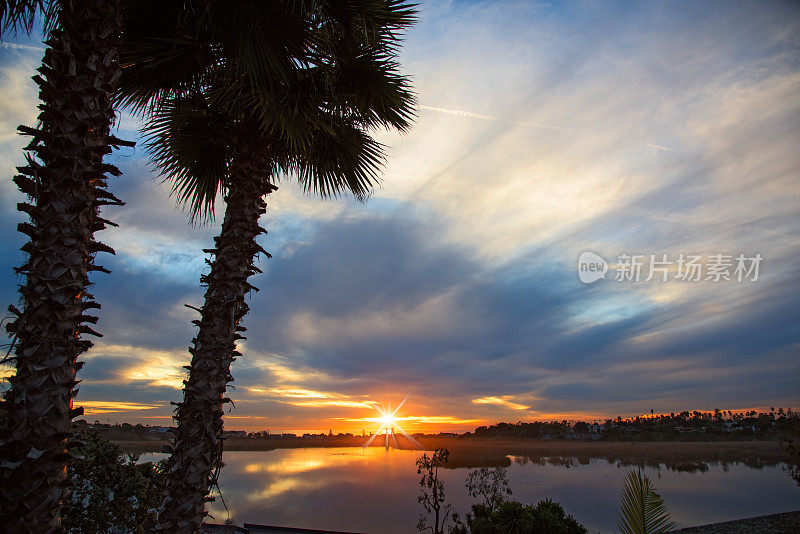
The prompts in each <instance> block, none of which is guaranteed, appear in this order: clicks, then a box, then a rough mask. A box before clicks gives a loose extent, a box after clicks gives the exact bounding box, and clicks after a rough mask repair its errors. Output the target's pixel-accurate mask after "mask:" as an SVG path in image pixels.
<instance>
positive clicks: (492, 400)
mask: <svg viewBox="0 0 800 534" xmlns="http://www.w3.org/2000/svg"><path fill="white" fill-rule="evenodd" d="M510 399H513V397H511V396H510V395H505V396H503V397H481V398H479V399H472V404H497V405H499V406H504V407H506V408H510V409H512V410H527V409H529V408H530V406H525V405H524V404H518V403H516V402H511V400H510Z"/></svg>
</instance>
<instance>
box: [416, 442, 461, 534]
mask: <svg viewBox="0 0 800 534" xmlns="http://www.w3.org/2000/svg"><path fill="white" fill-rule="evenodd" d="M448 456H450V451H448V450H447V449H436V450H435V451H434V452H433V454H432V455H431V456H428V455H427V454H423V455H422V456H420V457H419V458H417V474H418V475H422V477H421V478H420V479H419V496H418V497H417V501H418V502H419V503H420V504H421V505H422V507H423V509H424V510H425V512H424V513H423V514H420V516H419V522H418V523H417V529H418V530H419V531H420V532H425V531H430V532H431V533H432V534H444V527H445V524H446V523H447V520H448V514H449V513H450V511H451V510H452V505H451V504H449V503H446V502H445V500H446V499H445V493H444V482H442V481H441V480H440V479H439V468H440V467H442V466H444V465H445V464H446V463H447V458H448ZM431 519H432V520H433V524H432V525H429V524H428V521H430V520H431Z"/></svg>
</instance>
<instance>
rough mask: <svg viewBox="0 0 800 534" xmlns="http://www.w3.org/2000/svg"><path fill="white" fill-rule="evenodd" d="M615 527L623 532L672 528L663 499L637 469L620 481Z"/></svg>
mask: <svg viewBox="0 0 800 534" xmlns="http://www.w3.org/2000/svg"><path fill="white" fill-rule="evenodd" d="M617 528H619V530H620V532H621V533H622V534H661V533H664V532H668V531H670V530H673V529H674V528H675V523H674V522H673V521H672V520H671V519H670V515H669V510H667V505H666V503H665V502H664V499H662V498H661V495H659V494H658V493H657V492H656V490H655V487H653V483H652V482H651V481H650V479H649V478H647V476H645V475H643V474H642V472H641V470H639V469H637V470H636V471H630V472H629V473H628V474H627V476H626V477H625V480H624V481H623V483H622V493H621V494H620V510H619V517H618V518H617Z"/></svg>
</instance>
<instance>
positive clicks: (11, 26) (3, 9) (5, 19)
mask: <svg viewBox="0 0 800 534" xmlns="http://www.w3.org/2000/svg"><path fill="white" fill-rule="evenodd" d="M58 4H59V3H58V2H55V1H53V0H2V1H0V29H2V31H3V32H6V31H8V30H11V31H12V32H13V33H16V32H17V30H19V29H22V30H23V31H24V32H25V33H30V32H31V30H32V29H33V24H34V22H35V21H36V15H39V14H41V16H42V22H43V27H44V31H45V33H48V32H50V30H52V29H53V28H54V27H55V25H56V20H57V18H58Z"/></svg>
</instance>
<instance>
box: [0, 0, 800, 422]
mask: <svg viewBox="0 0 800 534" xmlns="http://www.w3.org/2000/svg"><path fill="white" fill-rule="evenodd" d="M41 47H42V45H41V37H40V36H33V37H30V38H29V37H26V36H23V35H17V36H7V37H6V40H5V41H4V42H3V43H2V44H0V95H1V97H0V172H2V179H0V228H2V232H0V301H2V302H3V303H6V304H11V303H16V302H17V299H18V294H17V291H16V287H17V284H18V283H19V279H18V278H17V277H16V276H15V275H14V273H13V271H12V268H13V267H14V266H17V265H20V264H21V263H22V259H23V258H22V253H21V252H19V250H18V249H19V247H20V246H21V244H22V243H23V241H22V236H21V234H19V233H18V232H16V230H15V228H16V224H17V223H18V222H20V221H22V220H24V219H23V216H22V215H21V214H20V213H18V212H17V211H15V205H16V203H17V202H19V201H21V200H22V196H21V194H20V193H19V192H17V190H16V188H15V186H14V185H13V183H12V182H11V177H12V176H13V174H14V166H15V165H20V164H22V162H23V161H24V160H23V153H22V151H21V147H22V146H23V139H22V138H21V137H20V136H18V135H16V134H15V129H16V126H17V125H18V124H28V125H30V124H33V123H34V122H35V117H36V105H37V103H38V102H37V92H36V90H35V86H34V84H33V82H32V81H31V80H30V76H32V75H33V74H34V73H35V72H34V71H35V68H36V67H37V66H38V65H39V63H40V61H41V56H42V51H43V50H42V48H41ZM401 62H402V65H403V69H404V71H405V72H407V73H408V74H410V75H411V76H412V77H413V83H414V87H415V90H416V92H417V96H418V101H419V106H418V116H417V119H416V121H415V124H414V126H413V128H412V129H411V130H410V131H409V132H408V133H405V134H397V133H390V132H384V131H380V132H376V133H375V135H376V138H377V139H379V140H380V141H381V142H383V143H385V144H386V146H387V154H388V157H387V161H386V165H385V169H384V173H383V177H382V183H381V186H380V187H379V188H378V189H377V190H376V191H375V193H374V195H373V196H372V198H371V199H370V200H369V201H368V202H366V203H359V202H356V201H354V200H352V199H349V198H340V199H336V200H329V201H322V200H320V199H318V198H313V197H307V196H304V195H303V193H302V191H301V190H300V189H299V188H298V187H297V186H296V185H295V184H294V183H293V182H292V181H291V179H286V180H284V181H282V182H280V183H279V190H278V191H277V192H276V193H274V194H272V195H270V196H269V198H268V199H267V202H268V210H267V213H266V215H265V216H264V217H263V219H262V221H261V224H262V226H264V227H265V228H267V230H268V231H269V234H268V235H267V236H262V238H261V244H262V246H264V248H265V249H267V250H268V251H270V253H271V254H272V255H273V258H272V259H269V260H268V259H265V258H261V260H260V262H259V264H258V265H259V267H260V268H261V269H262V270H263V271H264V272H263V274H260V275H257V276H255V277H254V278H253V279H252V280H251V282H252V283H253V284H254V285H255V286H257V287H259V288H260V291H259V292H258V293H253V294H252V295H250V296H249V297H248V303H249V305H250V308H251V311H250V313H249V315H248V316H247V318H246V320H245V326H246V327H247V328H248V332H247V336H248V337H247V340H246V341H244V342H243V343H242V346H241V352H242V353H243V356H242V357H241V358H239V359H238V360H237V361H236V363H235V364H234V367H233V375H234V378H235V382H234V386H235V389H232V390H231V391H230V396H231V398H232V399H233V401H234V403H233V404H234V405H233V406H230V405H229V406H230V408H229V411H228V413H226V415H225V425H226V428H230V429H245V430H257V429H270V430H271V431H272V432H278V431H285V432H298V433H302V432H322V431H324V432H327V431H328V430H329V429H330V430H333V431H334V432H360V431H361V430H362V429H366V430H367V431H369V430H370V429H371V428H374V426H375V423H374V422H372V421H369V419H370V418H374V417H376V416H377V412H376V410H375V408H376V407H380V406H381V403H382V404H383V405H384V406H386V407H388V406H389V405H390V404H391V405H392V406H393V407H396V406H397V405H398V404H399V403H400V402H401V401H402V400H403V399H404V398H405V397H406V396H407V395H408V400H407V401H406V402H405V404H404V405H403V408H402V409H401V410H400V413H399V415H402V417H403V419H402V420H401V424H402V425H403V426H404V427H405V428H407V429H409V430H413V431H457V432H462V431H467V430H471V429H474V428H475V427H476V426H479V425H483V424H489V423H492V422H497V421H520V420H523V421H528V420H536V419H585V420H594V419H602V418H606V417H616V416H618V415H620V416H623V417H628V416H636V415H639V414H642V413H645V412H647V413H649V411H650V410H651V409H653V410H655V411H656V412H666V413H669V412H671V411H675V412H677V411H682V410H685V409H690V410H691V409H701V410H712V409H715V408H720V409H734V410H736V409H750V408H754V407H765V406H784V407H786V406H798V405H800V388H798V384H800V358H799V357H800V328H799V326H800V292H798V282H800V268H799V267H798V265H799V264H800V150H798V149H797V147H798V146H800V5H798V4H796V3H791V2H784V3H781V2H769V3H764V2H656V1H651V2H637V3H626V2H621V3H613V2H596V1H579V2H569V3H563V4H562V3H534V2H434V1H431V2H424V3H423V4H422V6H421V13H420V21H419V23H418V24H417V25H416V26H415V27H414V28H413V29H412V30H410V31H409V32H408V34H407V36H406V42H405V45H404V47H403V50H402V54H401ZM138 127H139V123H138V122H137V121H136V120H135V119H134V118H132V117H131V116H130V115H129V114H128V113H127V112H126V111H125V110H120V113H119V117H118V122H117V126H116V128H117V129H118V130H119V133H118V134H117V135H118V136H120V137H123V138H128V139H140V134H139V133H138V131H137V129H138ZM109 161H110V162H112V163H114V164H115V165H117V166H119V167H120V169H121V170H122V171H123V175H122V176H121V177H119V178H115V179H113V180H111V189H112V190H113V192H114V193H115V194H116V195H117V196H118V197H120V198H121V199H123V200H124V201H125V202H126V205H125V206H124V207H114V208H108V209H106V210H105V211H104V217H106V218H109V219H111V220H113V221H115V222H117V223H118V224H119V225H120V226H119V228H112V229H109V230H105V231H103V232H101V233H99V234H98V235H97V237H98V238H99V239H100V240H102V241H103V242H105V243H107V244H109V245H110V246H112V247H113V248H114V249H115V250H116V252H117V254H116V256H109V255H102V257H101V258H100V259H99V261H98V263H99V264H101V265H104V266H105V267H107V268H109V269H111V271H112V274H111V275H104V274H102V273H94V274H95V276H94V277H93V281H94V283H95V286H94V288H93V293H94V294H95V296H96V298H97V300H98V302H100V303H101V305H102V310H101V312H100V322H99V325H98V327H99V330H100V331H101V332H102V333H103V334H104V337H103V338H102V339H100V340H98V341H97V342H96V344H95V347H94V348H93V349H92V350H91V351H90V352H88V353H86V354H85V355H84V358H83V359H84V360H85V361H86V365H85V366H84V367H83V370H82V371H81V373H80V375H81V376H80V378H82V380H83V382H82V383H81V385H80V393H79V396H78V398H77V401H78V403H79V404H81V405H83V406H85V409H86V419H88V420H90V421H93V420H100V421H102V422H106V421H110V422H120V421H128V422H132V423H137V422H141V423H144V424H151V425H168V424H171V419H170V417H171V414H172V406H171V405H170V402H177V401H179V400H180V398H181V391H180V387H181V383H182V380H183V378H184V377H185V370H184V369H183V366H184V365H187V364H188V362H189V355H188V353H187V351H186V347H187V345H188V344H189V342H190V341H191V339H192V337H193V335H194V327H193V326H192V325H191V323H190V321H191V320H193V319H195V312H193V311H192V310H191V309H189V308H186V307H185V306H184V304H190V305H192V306H197V307H199V306H200V305H201V304H202V298H203V288H202V287H201V286H200V283H199V278H200V274H201V273H202V272H203V270H204V268H207V267H206V265H205V262H204V260H205V256H204V255H203V253H202V252H201V251H202V249H203V248H209V247H210V246H211V244H212V238H213V236H214V235H216V234H217V233H218V231H219V220H220V218H219V217H218V218H217V222H215V223H212V224H208V225H204V226H198V225H194V226H192V225H190V224H189V221H188V216H187V213H186V212H185V211H183V210H182V209H181V208H180V207H177V206H176V203H175V199H174V198H173V197H171V196H170V189H169V185H168V183H164V178H166V177H164V176H159V175H158V174H157V173H155V172H154V171H153V169H152V167H151V166H150V165H149V164H148V158H147V153H146V151H145V150H144V148H143V147H142V146H141V145H140V146H137V147H136V148H134V149H123V150H119V151H117V152H115V153H114V154H112V155H111V156H110V158H109ZM219 204H222V203H221V202H220V203H219ZM218 207H219V206H218ZM218 213H219V211H218ZM585 251H589V252H592V253H593V254H596V255H598V256H599V257H601V258H603V259H605V260H606V261H607V262H608V264H609V266H608V272H607V274H606V275H605V278H601V279H599V280H597V281H595V282H593V283H590V284H589V283H583V282H582V281H581V277H579V273H578V258H579V257H580V255H581V253H582V252H585ZM664 254H666V255H667V258H666V259H667V261H672V262H673V263H672V264H671V265H668V266H667V270H666V271H665V273H666V275H667V280H666V281H664V280H663V277H662V275H661V272H660V271H654V273H655V275H654V276H653V277H651V279H650V280H649V281H648V280H646V279H647V278H648V274H649V271H648V269H649V267H648V265H649V264H650V260H651V259H652V258H651V255H655V256H656V257H657V259H659V260H662V259H664V258H663V255H664ZM681 254H683V255H684V257H685V258H688V257H689V256H693V255H694V256H700V257H701V258H700V260H698V262H699V263H700V264H701V266H702V267H704V268H705V269H706V270H705V271H703V272H702V277H701V279H700V280H697V281H691V280H682V279H680V278H679V277H678V276H679V274H680V273H679V272H678V267H679V265H678V261H677V260H678V258H679V257H680V255H681ZM740 254H742V255H743V258H744V261H745V264H746V265H747V266H748V267H749V268H751V267H753V266H754V264H756V263H758V273H757V274H758V276H757V278H756V277H755V272H754V271H753V270H752V269H751V270H750V272H749V273H746V272H745V273H744V274H749V276H744V277H743V280H742V281H739V280H737V276H736V272H735V267H736V265H737V261H736V258H737V257H738V256H739V255H740ZM624 255H628V256H642V258H643V260H644V266H643V267H642V276H641V277H640V279H639V281H636V280H635V279H622V280H617V279H616V278H617V277H618V275H619V276H621V274H624V273H625V272H626V271H625V264H626V260H625V256H624ZM717 255H722V256H727V257H730V259H731V261H732V264H731V266H730V268H729V269H728V268H727V266H726V267H725V269H723V270H727V271H728V272H729V273H730V275H731V280H724V279H720V280H719V281H715V280H714V279H713V277H712V278H711V279H707V275H709V274H711V272H712V271H710V270H709V269H710V268H711V267H710V266H711V264H713V263H717V264H718V265H721V264H723V263H724V261H725V260H724V259H721V258H717V259H716V260H715V259H714V256H717ZM757 255H759V256H760V257H761V258H762V259H761V261H760V262H756V261H755V260H752V258H756V257H757ZM620 256H622V257H620ZM748 261H749V263H748ZM628 274H630V272H628ZM739 274H742V273H741V272H740V273H739ZM754 278H755V279H754ZM5 372H6V374H7V373H9V372H10V370H6V371H5Z"/></svg>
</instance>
